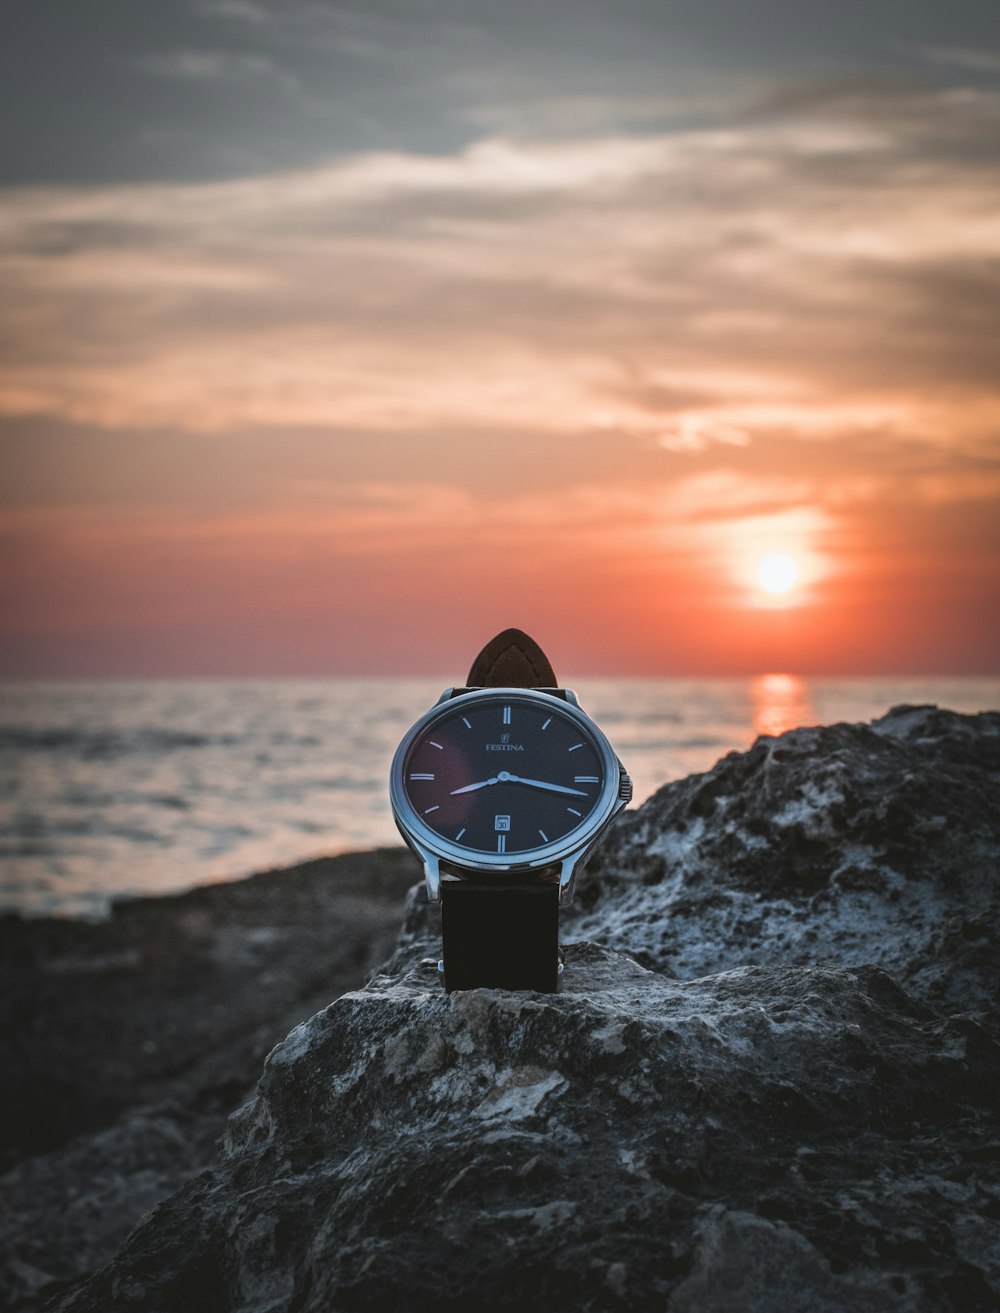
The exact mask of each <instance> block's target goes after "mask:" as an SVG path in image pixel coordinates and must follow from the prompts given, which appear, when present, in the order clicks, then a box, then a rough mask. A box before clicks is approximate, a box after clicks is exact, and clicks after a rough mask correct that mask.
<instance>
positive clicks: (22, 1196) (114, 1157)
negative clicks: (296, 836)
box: [0, 848, 417, 1308]
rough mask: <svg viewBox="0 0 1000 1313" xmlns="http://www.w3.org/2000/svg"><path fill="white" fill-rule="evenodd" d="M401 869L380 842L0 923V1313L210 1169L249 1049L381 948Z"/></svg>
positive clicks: (397, 905) (251, 1076) (387, 944)
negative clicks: (177, 890) (93, 911)
mask: <svg viewBox="0 0 1000 1313" xmlns="http://www.w3.org/2000/svg"><path fill="white" fill-rule="evenodd" d="M416 875H417V867H416V864H415V862H414V860H413V858H412V857H411V856H410V854H409V853H408V852H406V851H405V850H404V849H396V848H392V849H383V850H379V851H376V852H372V853H348V854H345V855H343V856H341V857H333V858H325V859H322V860H319V861H314V862H306V863H303V864H301V865H299V866H296V867H292V868H289V869H287V870H281V871H270V872H264V873H262V874H260V875H257V876H253V877H252V878H250V879H248V880H241V881H238V882H235V883H233V884H216V885H210V886H206V887H204V888H199V889H194V890H192V891H191V892H190V893H185V894H179V895H176V896H173V897H169V898H139V899H133V900H129V901H123V902H120V903H118V904H116V905H115V907H114V910H113V915H112V916H111V917H110V918H109V919H108V920H107V921H103V922H99V923H96V924H88V923H86V922H79V921H66V920H54V919H53V920H22V919H21V918H20V917H16V916H5V917H0V1034H2V1036H3V1039H2V1049H0V1164H2V1165H3V1167H5V1168H6V1169H7V1174H6V1175H5V1176H3V1177H2V1178H0V1200H2V1204H3V1207H2V1208H0V1307H9V1306H14V1305H15V1304H16V1303H17V1301H28V1302H27V1303H25V1304H24V1305H23V1306H24V1307H26V1308H27V1307H36V1306H37V1305H38V1303H40V1296H41V1293H42V1292H45V1291H51V1290H52V1289H54V1288H55V1287H56V1286H57V1285H58V1284H59V1283H64V1282H65V1281H67V1280H70V1279H72V1278H74V1277H78V1276H80V1275H81V1274H85V1273H87V1272H90V1271H93V1269H94V1268H95V1267H97V1266H99V1265H100V1264H101V1263H103V1262H105V1261H106V1260H107V1259H108V1258H109V1257H110V1256H111V1255H112V1254H113V1253H114V1251H115V1249H116V1248H117V1247H118V1246H119V1245H120V1244H121V1242H122V1241H123V1240H124V1239H125V1237H126V1236H127V1235H128V1233H129V1231H130V1230H131V1229H132V1227H133V1226H134V1225H135V1223H136V1222H137V1221H138V1220H139V1218H140V1217H141V1216H142V1214H143V1213H144V1212H145V1211H146V1210H147V1209H148V1208H150V1207H151V1206H152V1205H153V1204H155V1203H156V1202H157V1201H158V1200H160V1199H162V1198H164V1197H165V1196H166V1195H167V1194H169V1193H170V1192H171V1191H173V1190H174V1189H176V1188H177V1187H178V1186H179V1185H181V1184H182V1182H183V1181H185V1180H186V1179H187V1178H188V1177H190V1176H191V1175H192V1174H193V1173H195V1172H197V1171H198V1170H199V1169H201V1168H202V1167H205V1166H206V1165H207V1164H209V1163H210V1162H211V1161H212V1160H213V1159H214V1157H215V1146H216V1141H217V1140H218V1138H219V1136H221V1134H222V1132H223V1130H224V1128H225V1123H226V1117H227V1116H228V1114H229V1113H230V1112H231V1111H232V1110H233V1109H234V1108H235V1107H237V1106H239V1104H240V1103H241V1102H242V1101H244V1100H245V1099H246V1098H247V1097H248V1096H249V1095H250V1094H251V1093H252V1091H253V1088H254V1085H255V1084H256V1081H257V1077H258V1076H259V1074H260V1068H261V1064H262V1062H263V1060H264V1057H265V1056H266V1054H267V1052H268V1050H269V1049H271V1048H272V1047H273V1046H274V1045H275V1044H276V1043H277V1042H278V1041H279V1040H280V1039H281V1038H282V1037H283V1036H284V1035H286V1034H287V1033H288V1031H289V1029H290V1028H291V1027H293V1026H294V1025H296V1024H297V1023H298V1022H300V1021H302V1020H304V1019H305V1018H307V1017H309V1016H311V1015H312V1014H313V1013H314V1012H315V1011H317V1009H319V1008H322V1007H325V1006H326V1004H327V1003H329V1002H330V1000H331V999H332V998H336V997H337V995H338V994H341V993H343V992H344V990H347V989H352V988H355V987H356V986H358V985H360V984H363V983H364V981H365V980H367V979H368V977H369V976H370V975H371V972H372V970H374V968H375V967H376V966H377V965H378V963H379V962H380V961H382V960H383V959H384V958H385V956H386V954H387V953H388V952H389V951H391V949H392V946H393V944H394V942H395V940H396V936H397V934H398V929H399V920H400V916H401V914H402V906H403V899H404V896H405V891H406V889H407V888H408V887H409V886H410V885H411V884H412V882H413V880H414V878H415V877H416Z"/></svg>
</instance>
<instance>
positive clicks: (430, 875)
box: [389, 688, 632, 903]
mask: <svg viewBox="0 0 1000 1313" xmlns="http://www.w3.org/2000/svg"><path fill="white" fill-rule="evenodd" d="M562 692H563V693H564V694H565V696H564V697H556V696H554V695H553V694H551V693H543V692H541V691H539V690H538V689H533V688H481V689H474V690H472V691H471V692H468V693H459V694H457V695H455V693H454V690H453V689H450V688H448V689H445V691H444V692H443V693H442V694H441V696H440V698H439V699H438V701H437V702H436V703H435V704H434V706H433V707H431V709H430V710H429V711H428V712H426V713H425V714H424V715H423V716H421V717H420V719H419V720H418V721H417V722H416V723H415V724H414V725H412V726H411V728H410V729H409V730H408V731H407V733H406V734H405V735H404V737H403V740H402V742H401V743H400V745H399V747H398V748H397V749H396V754H395V756H394V757H393V759H392V770H391V772H390V775H389V798H390V802H391V804H392V814H393V816H394V817H395V821H396V825H397V826H398V827H399V832H400V834H402V836H403V838H404V839H405V840H406V842H407V843H408V844H409V846H410V847H411V848H412V849H413V851H414V852H415V853H416V855H417V856H418V857H419V858H420V861H421V863H422V864H423V868H424V879H425V881H426V885H427V897H428V899H429V900H430V901H431V902H437V901H438V900H439V898H440V897H441V863H442V862H446V863H447V864H448V866H449V868H451V869H452V870H454V872H455V874H457V875H459V876H460V877H462V878H465V879H475V878H476V876H483V875H490V876H494V875H497V874H500V873H503V872H510V873H511V874H512V875H514V874H519V875H523V874H525V873H526V872H530V871H537V870H539V869H540V868H543V867H558V868H559V902H560V903H569V902H572V899H573V884H574V880H575V878H576V873H577V871H578V870H579V869H580V867H581V866H582V865H583V863H584V862H585V861H586V860H587V858H588V857H589V856H590V854H591V853H592V852H593V850H594V848H595V847H596V846H597V843H598V841H599V839H600V838H601V835H602V834H603V833H604V831H605V830H606V829H607V827H608V826H609V825H610V823H611V822H612V820H614V818H615V816H617V815H618V813H619V812H620V811H622V810H623V809H624V808H625V807H626V806H627V805H628V803H629V801H630V800H631V797H632V781H631V780H630V779H629V777H628V775H627V774H626V773H625V768H624V766H623V765H622V763H621V762H620V761H619V759H618V757H617V756H616V755H615V751H614V749H613V748H612V746H611V744H610V743H609V742H608V740H607V737H606V736H605V734H604V733H603V731H602V730H601V729H600V728H599V726H598V725H597V724H596V723H595V722H594V721H593V720H591V718H590V717H589V716H588V715H587V713H586V712H585V711H584V710H583V708H582V707H581V706H580V704H579V702H578V701H577V698H576V694H575V693H574V692H573V691H572V689H564V690H562ZM504 696H507V697H512V698H513V697H516V698H519V699H527V700H529V701H532V702H536V703H538V704H539V705H540V706H552V707H554V708H556V709H557V710H558V711H559V712H560V714H562V715H564V716H568V717H569V718H570V720H573V721H576V722H577V723H578V724H579V726H580V728H581V730H583V731H584V732H586V733H587V734H588V735H589V736H590V737H591V738H592V739H593V740H594V743H595V745H596V746H597V748H598V751H599V752H600V755H601V760H602V765H603V767H604V787H603V789H602V790H601V797H600V799H599V800H598V803H597V805H596V807H595V808H594V809H593V811H592V812H591V813H590V815H589V816H588V817H587V819H586V821H585V822H584V823H583V824H582V825H580V826H578V827H577V829H575V830H574V831H573V832H572V833H571V834H569V835H567V836H566V837H565V838H564V839H561V840H559V841H557V842H555V843H549V844H545V845H544V846H543V847H540V848H532V849H530V850H529V852H528V854H527V855H525V856H524V857H522V858H521V860H519V861H513V862H512V861H510V860H509V859H507V860H504V857H503V855H502V854H499V853H477V854H476V857H475V865H474V866H472V865H470V856H471V854H470V853H469V850H468V848H463V847H462V846H461V845H460V844H456V843H452V842H450V841H449V840H447V839H443V838H442V837H441V836H440V835H439V834H436V833H435V832H434V831H433V830H432V829H431V828H430V827H429V826H428V825H426V824H425V823H424V821H423V820H422V818H421V817H420V815H419V814H418V813H417V811H416V810H415V808H414V807H413V806H412V805H411V803H410V801H409V799H408V798H407V796H406V791H405V789H404V787H403V764H404V762H405V760H406V754H407V752H408V751H409V748H410V745H411V744H412V743H413V740H414V739H415V738H417V736H418V735H419V734H421V733H422V732H423V731H424V730H425V729H427V728H428V726H430V725H432V724H434V722H435V721H436V720H439V719H441V718H442V717H444V716H451V715H453V714H454V712H455V708H456V707H458V706H459V705H462V706H469V705H472V704H473V703H475V702H481V701H483V700H485V699H491V700H492V699H496V698H498V697H504Z"/></svg>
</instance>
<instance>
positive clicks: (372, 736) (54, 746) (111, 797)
mask: <svg viewBox="0 0 1000 1313" xmlns="http://www.w3.org/2000/svg"><path fill="white" fill-rule="evenodd" d="M567 682H568V683H570V684H571V685H572V686H573V687H575V688H576V690H577V693H578V694H579V696H580V699H581V701H582V703H583V705H584V706H585V707H586V709H587V710H588V711H590V712H591V714H593V715H594V716H595V717H596V719H597V720H598V722H599V723H600V724H601V725H602V726H603V727H604V729H605V730H606V731H607V733H608V735H609V737H610V738H611V741H612V743H613V744H614V745H615V748H616V749H617V751H618V753H619V755H620V756H621V758H622V760H623V761H624V762H625V764H626V766H627V767H628V769H629V770H630V772H631V774H632V776H633V778H634V779H635V783H636V800H637V802H641V801H642V800H643V799H644V798H646V797H648V796H649V794H651V793H652V792H653V791H654V790H655V789H656V788H658V787H659V785H661V784H663V783H665V782H666V781H667V780H673V779H678V778H680V777H683V776H685V775H689V774H691V773H692V772H693V771H700V770H707V769H708V768H709V767H710V766H712V765H713V764H714V763H715V762H716V761H717V760H718V758H719V757H720V756H722V755H723V754H724V753H726V752H728V751H729V750H730V749H732V748H745V747H747V746H748V745H749V744H750V743H752V742H753V740H754V738H755V737H756V736H757V735H758V734H774V733H780V732H781V731H782V730H784V729H788V728H792V727H794V726H796V725H809V724H821V723H829V722H833V721H843V720H846V721H865V720H870V719H872V718H873V717H874V716H878V715H881V714H882V713H883V712H885V711H887V710H888V708H889V707H891V706H893V705H894V704H896V703H900V702H934V703H937V704H938V705H939V706H943V707H950V708H952V709H954V710H957V711H981V710H985V709H989V708H997V707H1000V678H996V679H976V680H971V679H898V680H891V679H853V680H843V679H837V680H827V679H799V678H797V677H794V676H789V675H761V676H757V677H754V678H752V679H731V680H681V679H666V680H625V679H579V680H575V681H573V680H570V681H567ZM444 683H445V681H443V680H428V679H413V680H399V679H394V680H388V679H357V680H347V679H331V680H266V681H263V680H262V681H251V680H184V681H180V680H178V681H128V682H121V683H109V682H102V683H97V682H95V683H50V684H24V683H17V684H14V683H9V684H0V907H3V908H15V909H20V910H22V911H25V912H28V913H31V914H41V913H49V912H55V913H58V914H61V915H69V916H81V915H82V916H96V915H100V914H102V913H103V912H104V911H106V909H107V906H108V902H109V900H110V899H111V898H113V897H115V896H116V895H120V894H140V893H142V894H150V893H166V892H170V891H174V890H179V889H186V888H190V887H191V886H192V885H196V884H202V883H205V882H208V881H214V880H231V879H236V878H238V877H240V876H244V875H247V874H249V873H250V872H252V871H258V870H262V869H264V868H267V867H273V866H285V865H288V864H290V863H292V862H296V861H300V860H302V859H303V858H307V857H314V856H317V855H320V854H323V853H334V852H342V851H344V850H346V849H351V848H368V847H372V846H375V845H377V844H386V843H396V842H398V841H399V840H398V835H397V833H396V830H395V827H394V825H393V822H392V817H391V815H390V812H389V805H388V798H387V777H388V770H389V763H390V760H391V757H392V753H393V751H394V749H395V746H396V744H397V742H398V741H399V739H400V738H401V736H402V734H403V732H404V731H405V730H406V729H407V728H408V727H409V725H410V723H411V722H412V721H413V720H415V719H416V717H417V716H418V715H419V714H420V713H421V712H423V711H424V710H426V709H427V707H428V706H429V705H430V704H431V703H432V702H433V701H434V699H435V698H436V697H437V695H438V693H439V692H440V691H441V689H442V687H444Z"/></svg>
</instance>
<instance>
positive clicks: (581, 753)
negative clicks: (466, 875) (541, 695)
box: [403, 695, 604, 856]
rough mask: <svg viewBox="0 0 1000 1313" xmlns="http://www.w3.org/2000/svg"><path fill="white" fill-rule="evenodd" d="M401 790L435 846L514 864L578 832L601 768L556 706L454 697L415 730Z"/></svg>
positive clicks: (584, 737)
mask: <svg viewBox="0 0 1000 1313" xmlns="http://www.w3.org/2000/svg"><path fill="white" fill-rule="evenodd" d="M403 787H404V789H405V790H406V795H407V797H408V799H409V801H410V804H411V806H412V807H413V809H414V811H415V812H416V813H417V815H418V816H419V817H420V818H421V819H422V820H423V822H424V824H425V825H428V826H429V827H430V828H431V829H432V830H433V831H434V832H435V833H436V834H439V835H440V836H441V837H442V838H443V839H448V840H449V841H450V842H452V843H455V844H458V845H459V846H460V847H462V848H469V849H471V850H472V851H474V852H479V853H493V854H513V855H515V856H517V855H519V854H524V853H528V852H529V851H530V850H531V849H533V848H544V847H545V846H546V845H547V844H550V843H556V842H557V841H559V840H561V839H565V838H566V837H567V835H569V834H570V833H571V831H573V830H575V829H577V828H578V827H579V826H581V825H583V823H584V822H585V821H586V820H587V818H588V817H589V816H590V814H591V812H592V811H593V810H594V808H595V807H596V805H597V803H598V802H599V800H600V797H601V792H602V789H603V787H604V768H603V763H602V759H601V754H600V752H599V750H598V748H597V745H596V743H595V742H594V741H593V740H592V739H591V737H590V735H589V734H588V733H587V731H586V730H584V729H582V728H581V727H580V725H578V724H577V723H576V722H575V721H573V720H571V719H570V717H569V716H568V715H565V714H564V713H562V712H561V711H560V710H559V709H558V708H555V707H549V706H542V707H540V706H539V705H538V703H537V702H532V701H528V700H527V699H525V700H520V699H519V698H518V697H517V696H516V695H499V696H498V697H497V698H496V699H495V700H494V699H492V698H490V699H477V700H476V701H475V702H473V703H465V704H463V701H462V700H461V699H458V700H456V703H455V705H454V707H451V708H449V709H448V710H446V711H445V713H444V714H443V715H442V716H441V717H440V718H439V719H436V720H434V721H433V722H432V724H431V725H430V726H429V727H428V728H425V729H424V730H423V731H422V732H421V733H420V734H419V735H418V736H417V738H416V739H415V740H414V742H413V743H412V745H411V747H410V750H409V752H408V753H407V755H406V760H405V762H404V763H403Z"/></svg>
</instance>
